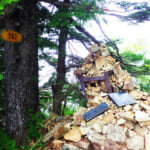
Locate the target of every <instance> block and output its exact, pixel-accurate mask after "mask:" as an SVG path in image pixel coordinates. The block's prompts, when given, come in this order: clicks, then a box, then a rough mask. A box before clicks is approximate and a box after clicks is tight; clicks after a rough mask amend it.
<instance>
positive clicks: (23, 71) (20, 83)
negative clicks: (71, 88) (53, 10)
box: [4, 0, 38, 144]
mask: <svg viewBox="0 0 150 150" xmlns="http://www.w3.org/2000/svg"><path fill="white" fill-rule="evenodd" d="M5 25H6V29H8V30H15V31H17V32H19V33H21V34H22V37H23V38H22V41H21V42H20V43H12V42H5V54H4V59H5V67H6V70H5V89H6V91H5V102H6V130H7V133H8V135H10V136H12V138H13V139H15V140H16V143H17V144H22V143H23V142H24V140H25V136H26V129H25V128H26V124H27V122H28V121H29V119H30V118H29V115H28V112H29V109H32V110H33V112H35V111H36V110H37V108H38V57H37V54H38V51H37V50H38V47H37V24H36V0H30V1H29V0H20V2H19V7H18V6H13V7H9V8H8V9H6V10H5Z"/></svg>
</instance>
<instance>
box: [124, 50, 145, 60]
mask: <svg viewBox="0 0 150 150" xmlns="http://www.w3.org/2000/svg"><path fill="white" fill-rule="evenodd" d="M121 55H122V56H123V58H126V59H127V60H128V61H129V62H133V61H139V60H143V59H144V55H143V54H136V53H133V52H132V51H125V52H123V53H122V54H121Z"/></svg>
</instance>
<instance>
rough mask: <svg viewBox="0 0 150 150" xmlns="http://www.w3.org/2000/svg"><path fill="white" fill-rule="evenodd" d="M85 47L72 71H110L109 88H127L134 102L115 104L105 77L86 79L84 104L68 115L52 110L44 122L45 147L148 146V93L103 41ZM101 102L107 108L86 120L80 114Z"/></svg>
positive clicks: (131, 149)
mask: <svg viewBox="0 0 150 150" xmlns="http://www.w3.org/2000/svg"><path fill="white" fill-rule="evenodd" d="M89 51H90V53H89V55H88V56H87V58H86V60H85V63H84V64H83V65H82V67H81V68H79V69H77V70H76V71H75V74H76V75H78V74H82V75H83V77H97V76H103V75H104V72H106V71H110V72H111V75H110V76H109V80H110V84H111V88H112V91H113V92H122V91H125V92H128V93H129V95H130V96H131V97H132V98H133V99H134V100H136V104H132V105H126V106H122V107H117V106H116V104H114V103H113V102H112V101H111V100H110V98H109V97H108V93H107V87H106V84H105V81H90V82H89V83H86V93H87V97H88V104H87V106H88V107H87V108H80V109H79V110H78V111H77V112H76V113H74V115H73V116H69V117H60V116H57V115H56V114H53V115H52V116H51V118H50V119H48V120H47V121H46V122H45V123H44V128H45V129H44V132H45V135H44V136H43V139H42V140H43V142H44V143H47V146H46V148H45V150H150V97H149V96H148V94H147V93H145V92H142V91H140V89H139V87H137V86H134V84H133V81H132V77H131V76H130V74H129V73H128V72H127V71H125V70H123V69H122V68H121V66H120V63H119V62H116V60H115V59H114V58H112V57H111V56H110V54H109V52H108V50H107V48H106V45H105V44H101V45H100V46H98V45H96V44H95V45H93V46H92V47H91V48H90V49H89ZM103 102H105V103H106V104H108V106H109V109H108V110H107V111H105V112H104V113H102V114H100V115H99V116H97V117H96V118H94V119H92V120H90V121H88V122H86V121H85V119H84V117H83V115H84V114H85V113H86V112H88V111H89V110H91V109H93V108H94V107H96V106H98V105H100V104H101V103H103Z"/></svg>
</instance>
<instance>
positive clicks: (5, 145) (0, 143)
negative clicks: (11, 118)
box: [0, 128, 18, 150]
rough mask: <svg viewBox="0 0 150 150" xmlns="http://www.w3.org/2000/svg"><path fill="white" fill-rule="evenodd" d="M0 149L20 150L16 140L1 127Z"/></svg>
mask: <svg viewBox="0 0 150 150" xmlns="http://www.w3.org/2000/svg"><path fill="white" fill-rule="evenodd" d="M0 150H18V148H17V145H16V143H15V141H14V140H12V139H11V137H10V136H8V135H7V134H6V133H5V132H4V131H3V130H2V128H0Z"/></svg>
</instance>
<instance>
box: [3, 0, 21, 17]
mask: <svg viewBox="0 0 150 150" xmlns="http://www.w3.org/2000/svg"><path fill="white" fill-rule="evenodd" d="M18 1H19V0H1V1H0V15H4V8H5V7H6V6H7V5H8V4H13V3H16V2H18Z"/></svg>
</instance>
